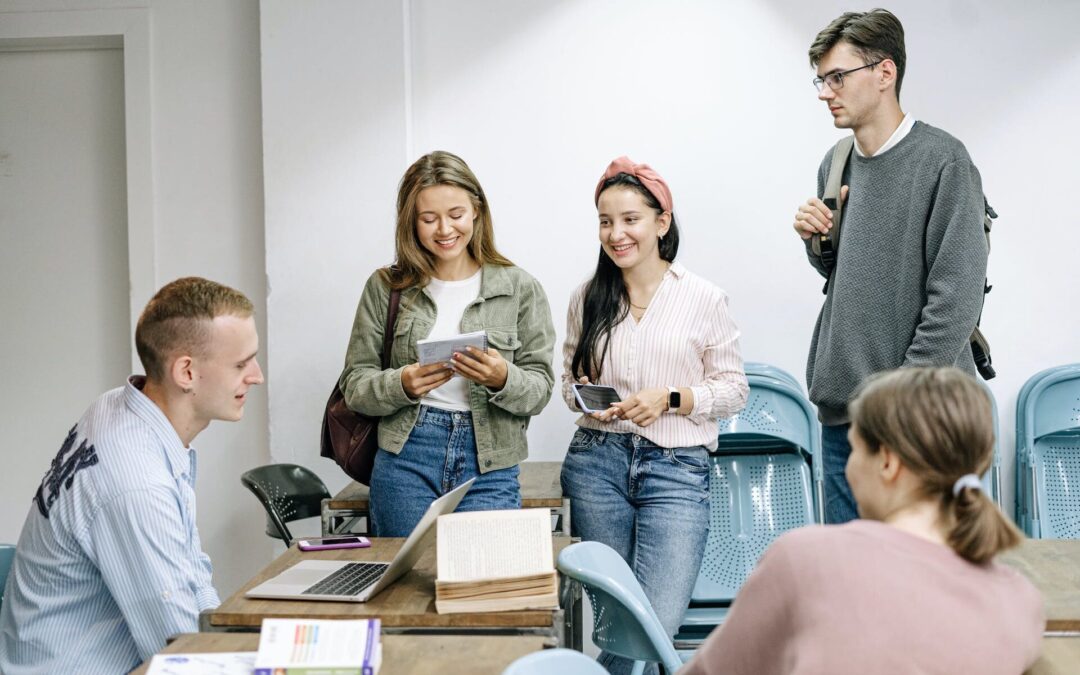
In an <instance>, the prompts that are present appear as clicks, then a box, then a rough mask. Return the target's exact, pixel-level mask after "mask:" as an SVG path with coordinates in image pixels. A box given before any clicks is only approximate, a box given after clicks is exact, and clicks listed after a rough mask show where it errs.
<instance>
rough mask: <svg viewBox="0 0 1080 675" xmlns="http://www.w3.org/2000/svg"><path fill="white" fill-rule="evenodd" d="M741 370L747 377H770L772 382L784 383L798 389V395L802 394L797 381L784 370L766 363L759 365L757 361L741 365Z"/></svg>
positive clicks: (800, 386)
mask: <svg viewBox="0 0 1080 675" xmlns="http://www.w3.org/2000/svg"><path fill="white" fill-rule="evenodd" d="M743 370H744V371H745V372H746V374H747V375H759V376H761V377H770V378H772V379H774V380H778V381H780V382H785V383H787V384H790V385H791V386H792V387H794V388H795V389H798V390H799V392H800V393H801V392H802V385H800V384H799V381H798V380H796V379H795V377H794V376H793V375H792V374H791V373H789V372H788V371H786V370H784V369H783V368H777V367H776V366H774V365H771V364H768V363H760V362H758V361H747V362H746V363H744V364H743Z"/></svg>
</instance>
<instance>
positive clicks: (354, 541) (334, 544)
mask: <svg viewBox="0 0 1080 675" xmlns="http://www.w3.org/2000/svg"><path fill="white" fill-rule="evenodd" d="M296 546H297V548H299V549H300V550H301V551H327V550H330V549H334V548H367V547H368V546H371V540H370V539H368V538H367V537H356V536H350V537H309V538H307V539H301V540H300V541H298V542H297V544H296Z"/></svg>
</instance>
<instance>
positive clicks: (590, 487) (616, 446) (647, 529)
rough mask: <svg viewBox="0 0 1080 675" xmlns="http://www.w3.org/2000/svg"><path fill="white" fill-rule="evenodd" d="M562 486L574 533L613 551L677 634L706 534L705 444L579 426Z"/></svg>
mask: <svg viewBox="0 0 1080 675" xmlns="http://www.w3.org/2000/svg"><path fill="white" fill-rule="evenodd" d="M562 489H563V494H564V495H566V496H567V497H569V498H570V503H571V509H572V511H571V512H572V514H573V517H572V518H571V520H570V523H571V527H572V529H573V534H574V535H575V536H579V537H581V538H582V539H584V540H587V541H599V542H601V543H603V544H607V545H608V546H610V547H611V548H613V549H615V550H616V551H618V552H619V555H621V556H622V557H623V559H624V560H626V562H627V564H628V565H630V569H632V570H633V571H634V575H635V576H636V577H637V579H638V581H640V582H641V587H642V588H643V589H644V591H645V596H646V597H647V598H648V599H649V602H650V603H651V604H652V606H653V609H654V610H655V611H656V615H657V616H658V617H659V618H660V623H661V624H662V625H663V626H664V631H665V632H667V634H668V635H674V634H675V631H677V630H678V628H679V624H680V623H681V621H682V618H683V616H684V615H685V614H686V607H687V605H688V604H689V602H690V595H691V593H692V592H693V590H694V582H695V581H696V580H697V576H698V569H699V567H700V566H701V558H702V555H703V554H704V552H705V540H706V539H707V538H708V535H709V464H708V453H707V451H706V450H705V448H704V447H703V446H700V445H698V446H695V447H690V448H661V447H660V446H658V445H656V444H654V443H652V442H651V441H649V440H647V439H645V438H642V437H641V436H638V435H637V434H619V433H612V432H604V431H594V430H592V429H578V430H577V432H576V433H575V434H574V438H573V440H572V441H571V442H570V449H569V452H567V453H566V459H565V460H564V461H563V468H562ZM599 661H600V663H601V665H603V666H604V667H605V668H607V669H608V670H609V671H610V672H612V673H629V672H630V670H631V669H632V667H633V662H632V661H629V660H627V659H624V658H620V657H617V656H614V655H612V654H609V653H607V652H602V653H601V654H600V657H599ZM650 669H651V670H650ZM650 669H646V672H656V667H655V666H650Z"/></svg>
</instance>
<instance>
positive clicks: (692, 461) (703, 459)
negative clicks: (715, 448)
mask: <svg viewBox="0 0 1080 675" xmlns="http://www.w3.org/2000/svg"><path fill="white" fill-rule="evenodd" d="M664 454H665V455H667V458H668V459H670V460H671V463H672V464H674V465H675V466H677V467H679V468H681V469H686V470H687V471H689V472H691V473H698V474H701V473H709V453H708V452H707V451H706V450H705V448H702V447H700V446H699V447H696V448H670V449H668V450H667V451H665V453H664Z"/></svg>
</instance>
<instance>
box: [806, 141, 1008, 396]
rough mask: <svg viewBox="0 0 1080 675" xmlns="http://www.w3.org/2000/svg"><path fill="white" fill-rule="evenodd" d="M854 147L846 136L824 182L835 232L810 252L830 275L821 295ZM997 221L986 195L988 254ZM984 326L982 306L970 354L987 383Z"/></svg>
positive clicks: (990, 373) (816, 239) (836, 244)
mask: <svg viewBox="0 0 1080 675" xmlns="http://www.w3.org/2000/svg"><path fill="white" fill-rule="evenodd" d="M854 145H855V136H846V137H844V138H841V139H840V140H839V141H837V143H836V146H835V147H834V148H833V156H832V165H831V166H830V167H829V177H828V179H827V180H826V181H825V195H824V196H823V197H822V200H821V201H823V202H825V206H826V207H827V208H829V209H831V210H832V222H833V227H832V230H830V231H829V233H828V234H815V235H814V236H813V237H811V241H810V250H811V251H813V253H814V255H815V256H817V257H818V258H820V259H821V264H822V265H823V266H824V267H825V272H826V274H827V275H828V276H827V277H826V279H825V286H824V288H822V289H821V292H822V293H828V291H829V280H830V279H832V273H833V270H834V269H836V256H837V253H838V251H839V249H840V224H841V217H842V216H843V205H842V204H841V203H840V183H841V182H842V181H843V175H844V166H845V165H846V164H847V161H848V158H849V157H850V156H851V152H852V149H853V147H854ZM997 217H998V214H997V212H996V211H994V208H993V207H992V206H990V202H988V201H987V200H986V195H983V234H984V235H985V236H986V252H987V255H989V253H990V229H991V228H992V227H993V225H994V219H995V218H997ZM992 288H993V286H991V285H990V284H989V283H988V282H987V280H985V279H984V280H983V305H985V303H986V294H987V293H989V292H990V290H991V289H992ZM980 323H982V306H980V307H979V318H978V319H977V320H976V321H975V330H974V331H972V333H971V338H970V343H971V354H972V356H973V357H975V368H976V370H978V371H979V375H981V376H982V378H983V379H984V380H991V379H993V378H994V376H996V375H997V373H996V372H994V366H993V365H992V362H991V358H990V343H989V342H988V341H987V340H986V336H985V335H983V333H982V330H980V329H979V324H980Z"/></svg>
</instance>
